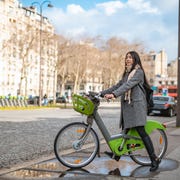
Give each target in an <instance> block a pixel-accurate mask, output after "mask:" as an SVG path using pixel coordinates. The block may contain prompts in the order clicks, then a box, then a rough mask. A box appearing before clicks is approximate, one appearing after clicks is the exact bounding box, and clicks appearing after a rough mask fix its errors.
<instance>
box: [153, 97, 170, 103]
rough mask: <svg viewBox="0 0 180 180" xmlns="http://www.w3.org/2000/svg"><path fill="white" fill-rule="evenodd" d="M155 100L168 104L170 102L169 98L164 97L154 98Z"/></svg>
mask: <svg viewBox="0 0 180 180" xmlns="http://www.w3.org/2000/svg"><path fill="white" fill-rule="evenodd" d="M153 100H155V101H164V102H167V101H168V100H169V98H168V97H162V96H154V97H153Z"/></svg>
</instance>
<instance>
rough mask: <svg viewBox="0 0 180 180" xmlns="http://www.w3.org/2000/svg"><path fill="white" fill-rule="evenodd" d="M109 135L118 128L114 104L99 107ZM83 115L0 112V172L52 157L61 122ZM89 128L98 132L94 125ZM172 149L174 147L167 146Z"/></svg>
mask: <svg viewBox="0 0 180 180" xmlns="http://www.w3.org/2000/svg"><path fill="white" fill-rule="evenodd" d="M99 112H100V114H101V115H102V118H103V120H104V123H105V125H106V126H107V127H108V130H109V132H110V134H116V133H118V132H119V131H120V130H119V128H118V127H119V117H120V109H119V107H118V106H114V107H111V106H109V105H108V106H102V107H100V108H99ZM175 118H176V117H171V118H169V117H163V116H149V117H148V119H150V120H157V121H159V122H171V121H175ZM84 120H86V117H85V116H82V115H81V114H79V113H77V112H75V111H74V110H73V109H37V110H19V111H1V112H0V168H1V171H3V170H8V169H9V168H12V167H15V166H16V167H18V166H19V167H20V166H22V164H24V163H26V162H30V161H31V162H32V161H34V162H38V161H41V160H42V159H43V158H44V159H48V158H49V157H54V151H53V143H54V139H55V136H56V134H57V133H58V131H59V130H60V129H61V127H63V126H64V125H66V124H68V123H70V122H75V121H80V122H81V121H84ZM93 128H94V129H95V130H96V131H97V132H98V135H99V136H100V137H101V133H100V132H99V131H98V129H97V126H96V125H95V124H94V125H93ZM171 148H175V147H173V146H172V147H171Z"/></svg>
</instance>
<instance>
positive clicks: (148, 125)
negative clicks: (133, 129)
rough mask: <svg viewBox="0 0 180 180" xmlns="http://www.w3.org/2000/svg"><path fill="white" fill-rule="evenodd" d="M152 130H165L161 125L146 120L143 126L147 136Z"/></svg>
mask: <svg viewBox="0 0 180 180" xmlns="http://www.w3.org/2000/svg"><path fill="white" fill-rule="evenodd" d="M154 129H162V130H165V129H166V128H165V127H164V126H163V125H162V123H160V122H158V121H154V120H147V123H146V125H145V130H146V132H147V133H148V134H150V133H151V132H152V131H153V130H154Z"/></svg>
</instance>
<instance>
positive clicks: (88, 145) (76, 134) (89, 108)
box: [54, 92, 168, 168]
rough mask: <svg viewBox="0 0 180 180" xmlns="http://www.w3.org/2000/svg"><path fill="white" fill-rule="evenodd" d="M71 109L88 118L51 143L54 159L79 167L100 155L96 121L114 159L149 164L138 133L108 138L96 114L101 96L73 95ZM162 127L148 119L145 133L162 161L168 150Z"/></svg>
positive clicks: (71, 166)
mask: <svg viewBox="0 0 180 180" xmlns="http://www.w3.org/2000/svg"><path fill="white" fill-rule="evenodd" d="M72 100H73V108H74V110H76V111H77V112H80V113H82V114H84V115H86V116H87V120H86V123H85V122H74V123H70V124H68V125H66V126H64V127H63V128H62V129H61V130H60V131H59V132H58V134H57V136H56V138H55V141H54V152H55V155H56V157H57V159H58V160H59V161H60V162H61V163H62V164H63V165H65V166H67V167H69V168H81V167H84V166H86V165H88V164H89V163H90V162H92V161H93V159H94V158H95V157H96V155H97V154H99V149H100V141H99V138H98V135H97V133H96V132H95V130H94V129H93V128H92V125H93V122H94V121H95V122H96V124H97V126H98V128H99V129H100V131H101V133H102V135H103V137H104V139H105V142H106V143H107V144H108V146H109V148H110V149H111V151H112V152H113V154H114V157H117V156H119V157H121V155H124V154H128V155H129V156H130V157H131V158H132V160H133V161H135V162H136V163H138V164H140V165H150V164H151V161H150V159H149V156H148V154H147V152H146V149H145V146H144V144H143V141H142V140H141V138H140V136H139V134H138V133H137V131H136V130H135V129H134V128H132V129H130V130H129V131H128V133H127V134H126V133H124V132H122V133H120V134H116V135H110V133H109V131H108V129H107V128H106V126H105V124H104V123H103V120H102V119H101V117H100V115H99V113H98V106H99V104H100V97H99V96H98V95H97V94H96V93H93V92H90V93H89V95H86V97H83V96H80V95H77V94H74V95H73V97H72ZM165 129H166V127H165V125H163V124H161V123H159V122H157V121H152V120H148V121H147V124H146V125H145V130H146V132H147V133H148V134H149V136H150V137H151V139H152V142H153V145H154V149H155V153H156V155H157V156H158V158H160V159H162V158H163V156H164V155H165V152H166V150H167V144H168V142H167V136H166V133H165Z"/></svg>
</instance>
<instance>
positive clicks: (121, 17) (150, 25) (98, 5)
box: [19, 0, 178, 62]
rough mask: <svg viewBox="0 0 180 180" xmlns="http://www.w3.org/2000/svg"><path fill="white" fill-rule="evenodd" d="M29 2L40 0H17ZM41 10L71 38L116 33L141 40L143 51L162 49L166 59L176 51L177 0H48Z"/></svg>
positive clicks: (56, 27) (173, 55)
mask: <svg viewBox="0 0 180 180" xmlns="http://www.w3.org/2000/svg"><path fill="white" fill-rule="evenodd" d="M19 1H20V2H21V3H22V5H23V6H30V5H31V4H32V3H33V2H39V3H40V4H41V3H42V2H44V1H41V0H39V1H38V0H35V1H30V0H19ZM50 2H51V4H52V5H53V6H54V7H53V8H47V4H48V3H47V2H45V3H43V5H42V13H43V15H44V16H47V17H48V18H49V20H50V22H51V23H52V24H53V25H54V27H55V30H56V33H58V34H61V35H64V36H66V37H70V38H74V37H77V36H81V35H87V36H90V37H96V36H101V37H102V38H104V39H108V38H111V37H114V36H115V37H118V38H123V39H125V40H127V41H128V42H130V43H131V42H132V43H133V42H137V41H138V42H142V43H143V44H144V45H145V48H146V51H147V52H148V51H151V50H154V51H156V52H157V53H158V52H159V51H161V50H162V49H164V50H165V51H166V53H167V56H168V62H170V61H171V60H175V59H176V58H177V55H178V51H177V46H178V0H111V1H107V0H51V1H50Z"/></svg>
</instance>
